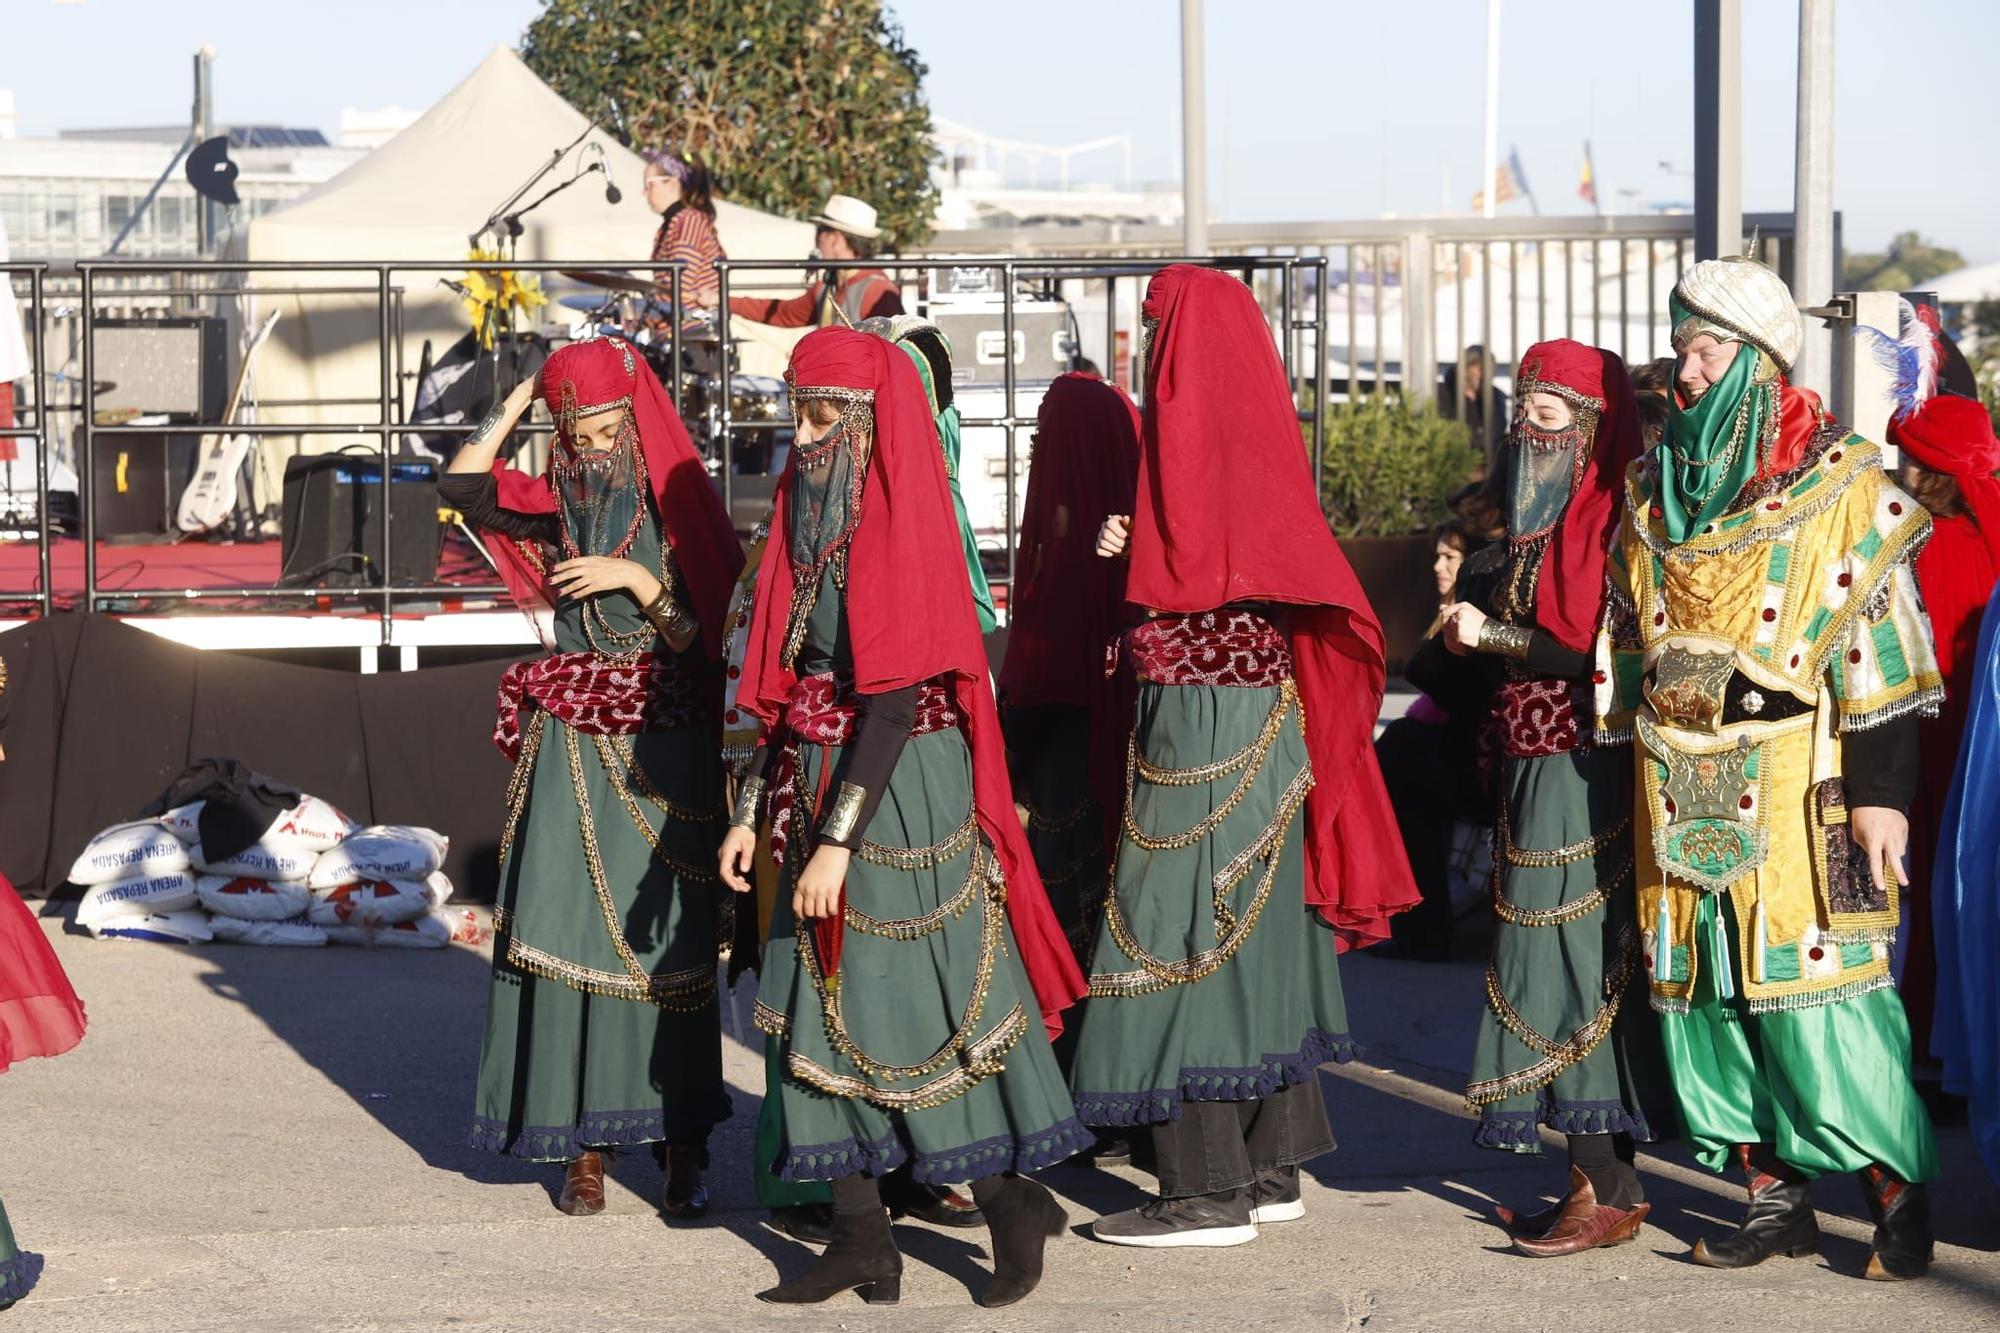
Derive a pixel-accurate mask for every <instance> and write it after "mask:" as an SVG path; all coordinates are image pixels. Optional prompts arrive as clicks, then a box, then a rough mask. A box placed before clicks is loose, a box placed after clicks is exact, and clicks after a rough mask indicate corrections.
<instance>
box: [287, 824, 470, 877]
mask: <svg viewBox="0 0 2000 1333" xmlns="http://www.w3.org/2000/svg"><path fill="white" fill-rule="evenodd" d="M450 848H451V842H450V840H449V839H447V838H446V837H445V836H444V835H443V834H441V833H438V832H435V831H434V830H431V829H427V828H413V827H411V826H410V825H407V824H371V825H369V826H368V827H367V828H364V829H357V830H356V831H355V832H353V833H351V834H349V835H348V836H347V839H346V841H344V842H342V843H341V844H340V846H338V847H336V848H334V849H333V850H332V851H330V852H326V853H323V854H322V855H321V856H320V858H319V861H318V863H317V864H315V865H314V866H313V869H312V874H311V875H310V876H309V877H308V879H307V882H308V883H309V884H311V885H312V886H313V887H314V888H315V889H337V888H339V887H340V886H341V885H343V884H353V883H355V882H357V881H359V880H364V879H423V878H425V877H427V876H429V875H433V874H436V873H437V871H438V870H439V869H440V868H442V867H443V865H444V857H445V853H446V852H447V851H449V850H450Z"/></svg>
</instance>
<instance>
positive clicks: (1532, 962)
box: [1466, 747, 1673, 1153]
mask: <svg viewBox="0 0 2000 1333" xmlns="http://www.w3.org/2000/svg"><path fill="white" fill-rule="evenodd" d="M1629 765H1630V760H1629V759H1628V758H1627V757H1626V754H1625V751H1624V749H1623V748H1622V747H1621V748H1616V749H1611V748H1588V747H1584V748H1578V749H1573V750H1570V751H1568V752H1566V753H1562V754H1554V755H1539V756H1534V757H1521V756H1513V755H1509V756H1507V757H1506V758H1505V759H1504V761H1503V763H1502V768H1501V807H1500V812H1499V818H1498V820H1497V822H1496V826H1495V829H1494V853H1493V859H1494V875H1495V884H1494V915H1495V916H1496V918H1497V920H1496V922H1495V935H1494V944H1493V959H1492V962H1491V964H1490V965H1489V966H1488V968H1487V972H1486V1007H1485V1009H1484V1010H1482V1011H1481V1015H1480V1024H1479V1033H1478V1037H1477V1040H1476V1042H1475V1045H1474V1047H1473V1055H1472V1071H1471V1080H1470V1084H1469V1086H1468V1088H1467V1090H1466V1099H1467V1101H1468V1102H1469V1103H1470V1104H1471V1105H1472V1106H1474V1107H1475V1108H1477V1110H1478V1111H1479V1116H1480V1118H1479V1128H1478V1130H1477V1131H1475V1133H1474V1135H1473V1141H1474V1142H1475V1143H1478V1144H1479V1145H1481V1146H1482V1147H1488V1148H1500V1149H1505V1150H1509V1151H1513V1152H1524V1153H1538V1152H1540V1151H1541V1133H1540V1127H1541V1126H1543V1125H1546V1126H1548V1127H1549V1128H1551V1129H1554V1130H1557V1131H1560V1132H1562V1133H1566V1134H1630V1135H1632V1136H1633V1137H1634V1138H1636V1139H1640V1140H1650V1139H1653V1138H1655V1137H1657V1136H1658V1131H1664V1130H1666V1129H1667V1128H1668V1127H1669V1126H1671V1124H1672V1116H1673V1112H1672V1109H1671V1102H1670V1101H1669V1100H1668V1097H1669V1094H1668V1091H1667V1088H1666V1081H1665V1064H1664V1057H1663V1055H1662V1053H1661V1049H1660V1035H1659V1024H1658V1023H1657V1021H1655V1019H1654V1017H1653V1015H1652V1013H1651V1012H1650V1011H1649V1010H1648V1008H1647V1005H1646V978H1645V970H1644V968H1643V967H1641V966H1640V962H1639V934H1638V925H1637V921H1636V917H1637V909H1636V906H1635V902H1634V897H1633V890H1632V820H1631V808H1632V807H1631V798H1630V796H1629V795H1628V794H1627V785H1626V770H1627V768H1628V767H1629ZM1649 1110H1650V1111H1651V1112H1652V1113H1653V1114H1652V1118H1651V1119H1649V1118H1648V1114H1647V1113H1648V1111H1649ZM1655 1120H1658V1121H1660V1123H1659V1124H1658V1125H1657V1126H1656V1125H1655V1124H1654V1123H1653V1121H1655Z"/></svg>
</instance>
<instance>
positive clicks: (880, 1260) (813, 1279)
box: [757, 1206, 903, 1305]
mask: <svg viewBox="0 0 2000 1333" xmlns="http://www.w3.org/2000/svg"><path fill="white" fill-rule="evenodd" d="M843 1291H859V1292H860V1293H861V1299H862V1300H864V1301H867V1302H868V1303H869V1304H870V1305H894V1304H895V1303H896V1302H897V1301H898V1300H900V1299H902V1295H903V1256H902V1254H901V1253H900V1252H898V1251H897V1249H896V1240H895V1237H893V1236H891V1235H890V1234H889V1214H888V1213H886V1212H884V1211H883V1210H882V1209H881V1208H880V1207H879V1206H878V1207H876V1208H873V1209H871V1210H869V1211H867V1212H858V1213H856V1212H835V1213H834V1215H833V1239H832V1240H831V1241H830V1242H828V1244H827V1247H826V1253H824V1254H822V1255H820V1257H819V1259H818V1261H817V1262H815V1263H814V1264H813V1266H812V1267H811V1268H809V1269H807V1270H806V1271H805V1272H804V1273H802V1274H801V1275H799V1276H798V1277H795V1278H793V1279H792V1280H791V1281H790V1282H781V1283H779V1284H778V1285H777V1286H775V1287H772V1288H771V1289H770V1290H769V1291H760V1292H758V1293H757V1299H758V1300H760V1301H768V1302H770V1303H771V1304H772V1305H816V1304H818V1303H819V1302H821V1301H824V1300H829V1299H831V1298H832V1297H835V1296H838V1295H840V1293H841V1292H843Z"/></svg>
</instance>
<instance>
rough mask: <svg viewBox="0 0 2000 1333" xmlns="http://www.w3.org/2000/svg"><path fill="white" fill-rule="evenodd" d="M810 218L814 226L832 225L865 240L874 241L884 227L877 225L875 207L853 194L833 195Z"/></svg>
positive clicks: (836, 229) (837, 229) (835, 228)
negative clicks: (823, 206)
mask: <svg viewBox="0 0 2000 1333" xmlns="http://www.w3.org/2000/svg"><path fill="white" fill-rule="evenodd" d="M808 220H809V221H810V222H812V223H813V225H814V226H819V227H831V228H833V229H834V230H835V231H844V232H846V233H847V234H848V235H849V236H859V237H860V238H861V239H862V240H864V241H872V240H874V239H875V238H877V237H878V236H880V235H881V234H882V229H881V228H880V227H878V226H876V225H875V210H874V208H872V207H871V206H869V205H868V204H864V203H862V202H861V201H860V200H859V199H856V198H855V197H854V196H853V195H851V194H836V195H833V196H832V197H831V198H829V199H828V200H827V201H826V207H825V208H824V209H822V210H821V211H819V212H817V213H815V214H813V215H812V217H811V218H810V219H808Z"/></svg>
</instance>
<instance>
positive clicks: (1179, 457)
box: [1125, 264, 1418, 949]
mask: <svg viewBox="0 0 2000 1333" xmlns="http://www.w3.org/2000/svg"><path fill="white" fill-rule="evenodd" d="M1145 316H1146V318H1147V320H1148V321H1157V324H1156V326H1155V329H1154V333H1153V338H1152V346H1151V350H1150V352H1149V353H1148V354H1147V358H1146V413H1145V429H1144V432H1143V435H1142V438H1141V441H1140V450H1139V487H1138V499H1137V503H1136V504H1135V505H1134V506H1133V512H1132V540H1131V548H1130V549H1131V553H1132V561H1131V570H1130V572H1129V574H1128V576H1127V578H1126V583H1125V595H1126V597H1127V598H1129V599H1130V600H1131V601H1133V602H1135V603H1137V604H1138V605H1140V606H1144V607H1149V608H1151V609H1153V610H1156V611H1173V612H1195V611H1211V610H1214V609H1215V608H1217V607H1221V606H1226V605H1228V604H1230V603H1232V602H1273V603H1280V604H1283V605H1285V606H1287V607H1289V608H1290V614H1289V616H1287V617H1286V620H1287V622H1288V626H1287V632H1288V634H1289V638H1290V641H1291V650H1292V667H1293V672H1294V675H1295V677H1296V679H1297V681H1298V687H1299V698H1300V701H1301V703H1302V704H1303V705H1304V709H1305V733H1306V749H1307V752H1308V753H1309V754H1310V756H1311V758H1312V766H1313V773H1314V776H1315V778H1316V782H1315V784H1314V786H1313V790H1312V794H1311V795H1310V796H1308V797H1307V798H1306V878H1305V896H1306V902H1307V903H1309V904H1310V905H1312V906H1313V907H1315V908H1316V909H1318V911H1319V913H1320V915H1321V916H1322V917H1324V918H1325V919H1326V920H1327V921H1328V922H1329V923H1331V924H1332V925H1333V926H1334V928H1335V930H1336V932H1337V933H1338V938H1339V944H1340V947H1341V948H1343V949H1345V948H1348V947H1352V946H1356V945H1361V946H1365V945H1369V944H1373V943H1375V942H1377V941H1379V940H1383V939H1386V938H1388V935H1389V918H1390V917H1391V916H1393V915H1395V914H1396V913H1397V912H1401V911H1406V910H1408V909H1409V908H1411V907H1414V906H1415V905H1416V904H1417V901H1418V893H1417V886H1416V882H1415V880H1414V879H1412V877H1411V875H1410V866H1409V861H1408V858H1407V857H1406V856H1405V854H1404V851H1403V843H1402V837H1401V834H1400V833H1399V832H1398V831H1397V827H1396V817H1395V814H1394V812H1393V811H1392V810H1391V809H1390V806H1389V794H1388V792H1387V790H1386V789H1385V788H1384V787H1383V785H1382V772H1381V770H1380V769H1379V768H1378V767H1377V766H1376V763H1375V748H1374V729H1375V717H1376V714H1377V712H1378V711H1379V710H1380V708H1381V704H1382V689H1383V685H1384V676H1385V666H1384V661H1383V654H1382V628H1381V626H1380V624H1379V623H1378V622H1377V621H1376V619H1375V613H1374V612H1373V611H1372V610H1371V609H1370V608H1369V605H1368V599H1367V597H1366V596H1365V595H1364V594H1363V593H1362V591H1361V585H1360V583H1359V582H1358V581H1357V580H1356V579H1355V577H1354V571H1353V570H1352V569H1351V568H1349V566H1348V563H1347V557H1346V556H1344V555H1343V554H1341V550H1340V543H1339V542H1337V541H1335V540H1334V536H1333V532H1332V530H1331V529H1330V528H1328V527H1327V523H1326V516H1325V515H1324V514H1323V513H1321V512H1320V507H1319V502H1318V498H1317V496H1316V495H1315V494H1314V487H1313V476H1312V470H1311V467H1310V466H1309V464H1308V462H1307V454H1306V448H1305V441H1304V439H1303V437H1302V436H1301V434H1300V432H1299V419H1298V412H1297V409H1296V408H1295V407H1294V406H1293V403H1292V395H1291V391H1290V389H1289V388H1288V387H1287V385H1286V382H1285V373H1284V368H1283V367H1282V366H1281V365H1280V364H1279V361H1278V354H1277V347H1276V346H1275V344H1274V343H1273V342H1272V339H1271V330H1270V327H1269V326H1268V325H1267V324H1266V323H1265V322H1264V315H1263V312H1262V311H1260V310H1259V309H1258V308H1257V302H1256V299H1255V298H1254V297H1252V296H1251V294H1250V289H1249V288H1248V287H1246V286H1244V285H1243V284H1242V283H1241V282H1238V281H1237V280H1236V279H1235V278H1233V277H1230V276H1229V275H1228V274H1225V273H1218V272H1216V271H1214V270H1211V269H1203V268H1195V267H1193V266H1192V265H1188V264H1174V265H1170V266H1169V267H1167V268H1164V269H1161V270H1160V271H1159V272H1158V273H1156V274H1155V275H1153V280H1152V282H1151V284H1150V285H1148V287H1147V288H1146V304H1145Z"/></svg>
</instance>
